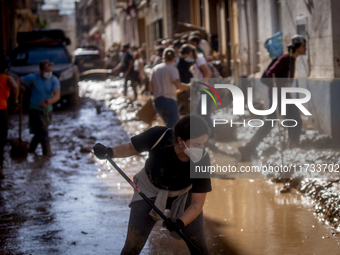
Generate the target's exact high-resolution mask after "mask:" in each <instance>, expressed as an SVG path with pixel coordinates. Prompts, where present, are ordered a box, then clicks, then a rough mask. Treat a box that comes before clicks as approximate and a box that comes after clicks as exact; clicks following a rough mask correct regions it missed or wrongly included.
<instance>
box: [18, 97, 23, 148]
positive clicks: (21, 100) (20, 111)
mask: <svg viewBox="0 0 340 255" xmlns="http://www.w3.org/2000/svg"><path fill="white" fill-rule="evenodd" d="M23 97H24V93H23V92H22V91H20V109H19V141H20V142H21V125H22V103H23Z"/></svg>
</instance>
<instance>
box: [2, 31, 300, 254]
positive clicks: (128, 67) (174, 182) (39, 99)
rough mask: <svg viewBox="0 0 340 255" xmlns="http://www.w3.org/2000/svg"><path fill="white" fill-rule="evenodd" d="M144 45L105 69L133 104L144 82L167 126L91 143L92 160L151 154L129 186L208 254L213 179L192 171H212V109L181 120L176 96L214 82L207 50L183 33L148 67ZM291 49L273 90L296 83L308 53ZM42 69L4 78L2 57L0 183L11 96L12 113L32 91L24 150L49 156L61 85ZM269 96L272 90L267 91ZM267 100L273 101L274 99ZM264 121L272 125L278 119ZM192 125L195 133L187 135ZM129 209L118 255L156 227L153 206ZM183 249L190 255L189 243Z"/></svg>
mask: <svg viewBox="0 0 340 255" xmlns="http://www.w3.org/2000/svg"><path fill="white" fill-rule="evenodd" d="M145 46H146V45H142V47H140V48H135V47H130V45H129V44H125V45H123V47H122V49H121V50H122V52H121V53H119V52H118V48H117V47H116V48H115V49H113V50H112V55H111V56H110V57H109V58H110V59H111V61H107V63H108V65H109V64H110V65H111V66H110V67H112V68H113V72H115V73H118V72H119V73H123V74H124V78H125V81H124V92H123V94H124V96H127V94H128V84H129V81H130V84H131V87H132V88H133V92H134V99H135V100H136V99H137V98H138V90H137V87H138V86H141V85H142V84H143V82H144V83H145V84H144V85H145V88H144V91H143V92H150V93H152V100H153V107H154V109H155V111H156V112H157V113H158V114H159V116H160V117H161V118H162V120H163V121H164V124H165V127H153V128H150V129H148V130H146V131H144V132H142V133H141V134H139V135H137V136H134V137H132V138H131V142H130V143H128V144H122V145H118V146H115V147H113V148H108V147H105V146H104V145H102V144H96V145H95V146H94V153H95V155H96V156H97V157H98V158H99V159H105V158H107V156H109V157H111V158H122V157H129V156H133V155H137V154H139V153H141V152H149V158H148V159H147V160H146V163H145V166H144V168H143V169H142V170H141V171H140V172H138V173H137V174H136V175H135V178H134V181H138V182H139V184H138V185H139V187H143V189H144V191H145V192H146V193H148V194H150V197H149V198H150V199H152V201H154V202H155V203H161V204H162V205H163V207H164V208H163V209H165V208H171V209H172V210H173V212H172V216H173V219H170V220H169V221H164V225H165V226H166V227H167V228H168V229H169V230H170V231H173V230H174V229H180V230H182V231H183V233H185V234H186V235H188V236H189V237H190V240H191V241H193V243H194V244H195V245H196V246H197V247H198V248H199V249H200V250H201V252H202V253H204V254H209V250H208V248H207V244H206V241H205V238H204V231H203V214H202V208H203V205H204V201H205V197H206V194H207V193H208V192H210V191H211V182H210V178H201V179H193V178H191V177H190V171H189V169H190V167H192V166H195V164H199V165H200V166H202V165H205V166H209V165H210V158H209V155H208V154H207V151H206V150H205V149H204V145H205V144H206V143H207V141H209V139H214V133H213V131H214V129H213V128H212V122H211V118H210V114H211V103H209V102H208V103H207V114H206V115H203V116H202V117H201V116H199V115H201V112H200V107H197V109H196V113H197V114H198V115H195V114H191V115H186V116H184V117H183V118H181V119H180V118H179V111H178V104H177V93H178V91H186V90H189V89H190V88H192V85H190V80H191V78H196V79H201V80H202V81H205V82H209V81H208V80H207V79H209V78H213V77H214V76H213V70H212V68H211V66H210V65H209V63H208V61H207V57H209V56H210V53H211V48H210V46H209V43H208V42H207V41H205V40H203V39H201V38H200V34H199V33H197V32H192V33H190V34H185V35H184V36H183V37H182V38H181V39H178V40H172V39H167V40H157V41H156V42H155V51H154V54H153V55H152V56H151V57H150V60H149V62H148V63H147V61H146V47H145ZM288 49H289V53H287V54H282V56H280V57H279V58H278V59H277V61H276V62H275V63H274V64H273V65H272V66H271V67H270V68H268V70H267V72H266V75H267V76H268V77H271V76H272V75H274V77H275V76H276V77H278V78H282V79H281V80H278V83H277V86H278V87H279V88H280V87H284V86H288V85H289V86H290V85H291V84H288V85H287V83H291V80H290V78H293V77H294V66H295V59H296V58H297V57H298V56H299V55H303V54H304V53H305V51H306V40H305V39H304V38H303V37H301V36H297V37H293V38H292V42H291V44H290V45H289V46H288ZM146 65H147V66H148V68H149V69H150V70H151V71H150V73H149V74H148V76H147V77H146V74H145V72H144V70H145V66H146ZM39 67H40V71H39V72H38V73H32V74H28V75H26V76H23V77H19V78H17V79H16V80H14V79H13V78H11V77H10V76H7V75H6V72H7V65H6V58H5V56H1V57H0V121H1V123H3V124H1V126H0V128H1V129H0V178H4V177H5V176H4V174H3V171H2V164H3V148H4V145H5V142H6V137H7V129H8V113H7V107H8V106H7V100H8V98H9V96H10V93H11V91H12V93H13V98H14V101H15V108H16V110H17V108H18V107H20V105H19V101H18V98H19V93H23V91H24V90H25V88H30V89H31V97H30V106H29V124H30V131H31V133H32V134H34V136H33V138H32V140H31V143H30V145H29V151H30V152H34V151H35V150H36V148H37V146H38V144H39V143H40V144H41V147H42V152H43V155H45V156H51V155H52V153H51V148H50V142H49V136H48V125H49V123H50V121H51V111H52V104H54V103H56V102H57V101H58V100H59V99H60V84H59V80H58V78H57V77H55V76H53V74H52V68H53V63H51V62H50V61H49V60H47V59H45V60H43V61H41V63H40V65H39ZM283 78H289V80H288V81H287V80H286V79H283ZM20 90H21V92H20ZM271 90H272V88H270V89H269V91H271ZM201 96H202V94H200V96H199V98H198V105H200V100H201ZM270 96H271V93H269V97H270ZM269 99H270V101H271V99H272V98H271V97H270V98H269ZM289 114H290V115H289ZM289 114H287V118H293V117H294V118H295V119H297V120H298V122H299V125H298V126H297V127H296V128H295V129H291V130H290V132H289V139H290V140H289V142H290V146H296V144H297V143H298V142H299V136H300V132H301V124H302V121H301V118H300V116H299V111H298V109H296V108H293V107H292V108H290V109H289ZM267 118H276V113H273V114H272V115H270V116H268V117H267ZM190 126H194V127H195V128H194V129H191V128H190ZM271 128H272V127H271V126H263V127H261V128H260V129H259V130H258V131H257V133H256V134H255V135H254V137H253V138H252V139H251V140H250V141H249V142H248V143H247V144H246V145H245V146H243V147H240V148H239V151H240V154H241V156H242V159H241V160H243V161H250V157H251V154H253V153H255V152H256V147H257V146H258V145H259V143H260V142H261V141H262V140H263V138H264V137H265V136H266V135H267V134H268V133H269V131H270V130H271ZM191 163H193V165H192V164H191ZM164 191H166V192H165V193H164ZM164 194H165V195H164ZM159 200H161V201H159ZM130 207H131V213H130V219H129V227H128V233H127V237H126V242H125V246H124V248H123V250H122V254H139V253H140V251H141V250H142V248H143V246H144V244H145V242H146V240H147V238H148V236H149V234H150V232H151V230H152V228H153V227H154V225H155V223H156V220H155V218H154V217H152V216H151V215H150V210H151V208H150V205H148V204H147V203H146V202H145V201H143V200H141V199H140V197H139V196H138V194H137V193H136V192H135V194H134V197H133V199H132V202H131V203H130ZM175 211H176V212H177V213H175ZM188 247H189V249H190V250H191V252H192V254H194V253H195V252H194V251H193V250H192V247H191V246H190V245H189V244H188Z"/></svg>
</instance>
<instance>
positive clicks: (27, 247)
mask: <svg viewBox="0 0 340 255" xmlns="http://www.w3.org/2000/svg"><path fill="white" fill-rule="evenodd" d="M130 92H131V94H130V95H131V97H132V91H130ZM120 93H122V81H120V80H118V81H109V80H108V81H103V82H96V81H84V82H81V83H80V94H81V96H82V100H81V102H82V104H81V107H80V108H79V109H77V110H74V109H73V110H72V109H61V110H58V111H56V112H54V115H53V119H52V125H51V126H50V137H51V141H52V152H53V156H52V157H51V158H45V157H44V156H42V155H41V151H40V150H41V149H40V147H38V149H37V153H36V154H29V155H28V157H27V158H26V159H11V158H9V150H10V146H7V147H6V160H5V163H4V172H5V175H6V179H4V180H1V181H0V242H1V243H0V254H119V253H120V250H121V249H122V247H123V245H124V240H125V236H126V230H127V222H128V217H129V208H128V203H129V201H130V198H131V196H132V193H133V190H132V188H131V187H130V185H129V184H128V183H126V182H125V180H124V179H123V178H122V177H121V176H120V175H119V174H118V173H117V172H116V171H115V170H112V169H111V167H110V166H109V165H108V164H107V163H106V162H105V161H100V160H98V159H96V158H95V157H94V156H93V154H92V153H91V152H90V149H91V147H92V146H93V145H94V144H95V143H97V142H100V143H103V144H105V145H110V146H114V145H117V144H120V143H125V142H129V138H130V137H131V136H132V135H135V134H137V133H140V132H142V131H143V130H145V129H147V128H148V126H147V125H145V124H143V123H142V122H140V121H137V120H136V118H135V117H134V116H135V113H136V108H139V107H141V105H142V103H141V102H132V101H130V100H127V99H125V98H122V97H119V96H118V95H119V94H120ZM140 99H141V100H142V101H143V100H145V99H146V97H140ZM98 113H99V114H98ZM17 123H18V116H11V127H10V132H9V135H8V138H9V139H15V138H17V132H18V128H17ZM154 124H162V123H161V121H160V120H159V119H157V121H155V122H154ZM23 126H24V127H27V115H24V120H23ZM23 140H24V141H29V140H30V135H29V133H28V129H27V128H24V131H23ZM219 146H221V148H223V149H225V150H228V152H229V153H230V155H234V154H235V151H236V148H237V146H239V142H233V143H229V144H223V143H220V144H219ZM211 156H212V160H214V157H215V158H216V159H217V158H222V160H224V161H225V162H229V163H232V164H237V162H236V161H237V157H233V156H226V155H222V154H218V153H211ZM216 159H215V160H216ZM144 160H145V155H141V156H137V157H132V158H127V159H117V160H116V163H117V164H118V165H119V166H120V167H121V168H122V169H123V170H124V171H125V173H126V174H127V175H128V176H130V177H132V176H133V175H134V173H136V172H137V171H138V170H140V169H141V167H142V165H143V163H144ZM212 184H213V191H212V192H211V193H209V194H208V196H207V200H206V203H205V207H204V215H205V227H206V236H207V242H208V245H209V248H210V250H211V253H212V254H244V255H247V254H268V255H271V254H279V253H280V254H340V237H339V236H338V235H334V236H333V235H332V229H331V228H330V227H329V226H327V225H326V224H324V223H323V222H322V221H319V220H318V218H317V217H315V216H314V215H313V212H314V208H313V206H312V200H310V199H308V198H305V197H304V196H301V195H300V194H298V193H296V192H295V191H294V192H292V193H288V194H280V192H279V189H280V185H279V184H273V183H271V182H270V181H269V180H268V179H243V178H240V179H226V178H225V177H221V178H214V179H213V180H212ZM142 254H188V250H187V248H186V246H185V244H184V243H183V241H178V240H175V239H173V238H170V237H169V234H168V232H167V230H166V229H164V228H162V227H161V225H160V224H159V223H158V224H157V225H156V226H155V228H154V230H153V232H152V233H151V235H150V237H149V240H148V242H147V244H146V246H145V248H144V249H143V252H142Z"/></svg>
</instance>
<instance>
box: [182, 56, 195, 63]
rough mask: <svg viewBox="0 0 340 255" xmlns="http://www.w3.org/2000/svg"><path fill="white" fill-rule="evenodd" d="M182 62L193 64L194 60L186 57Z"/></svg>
mask: <svg viewBox="0 0 340 255" xmlns="http://www.w3.org/2000/svg"><path fill="white" fill-rule="evenodd" d="M184 60H185V61H186V62H188V63H193V62H194V59H193V58H192V57H186V58H185V59H184Z"/></svg>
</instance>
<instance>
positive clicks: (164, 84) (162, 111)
mask: <svg viewBox="0 0 340 255" xmlns="http://www.w3.org/2000/svg"><path fill="white" fill-rule="evenodd" d="M175 60H176V54H175V51H174V49H173V48H166V49H165V50H164V52H163V63H161V64H158V65H156V66H154V67H153V68H152V71H151V74H150V84H149V86H150V91H151V92H153V106H154V108H155V111H156V112H157V113H158V114H159V116H160V117H161V118H162V119H163V121H164V123H165V125H166V126H167V127H168V128H173V127H174V125H175V124H176V122H177V121H178V106H177V95H176V90H177V89H181V90H188V89H190V84H187V83H182V82H181V81H180V77H179V72H178V69H177V68H176V67H175V66H173V64H174V62H175Z"/></svg>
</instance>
